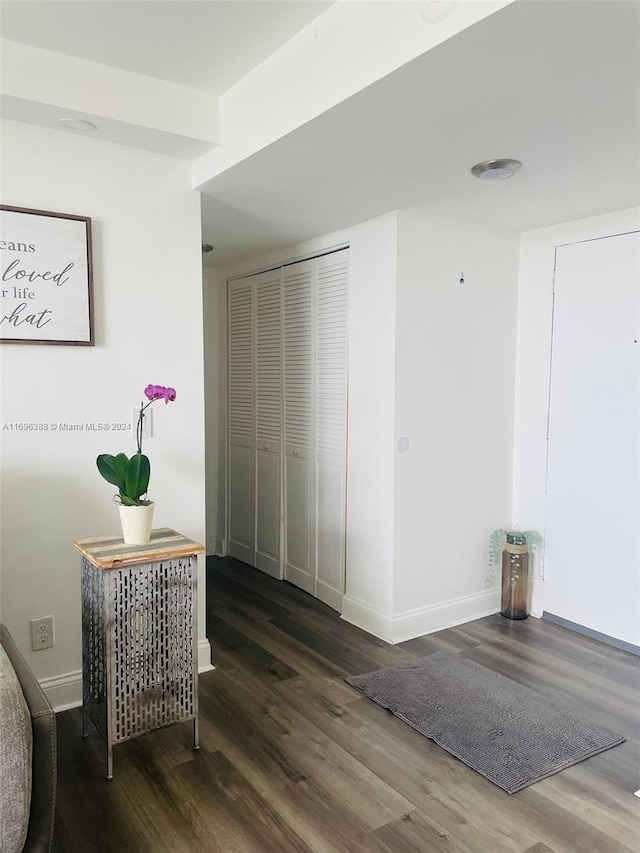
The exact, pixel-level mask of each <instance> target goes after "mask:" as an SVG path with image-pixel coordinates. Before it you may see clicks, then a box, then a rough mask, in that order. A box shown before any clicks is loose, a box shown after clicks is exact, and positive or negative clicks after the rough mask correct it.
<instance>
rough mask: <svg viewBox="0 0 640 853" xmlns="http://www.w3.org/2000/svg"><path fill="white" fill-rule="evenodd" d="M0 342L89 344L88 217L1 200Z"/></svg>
mask: <svg viewBox="0 0 640 853" xmlns="http://www.w3.org/2000/svg"><path fill="white" fill-rule="evenodd" d="M0 270H1V274H0V343H3V344H67V345H71V346H93V344H94V337H93V269H92V262H91V219H89V217H87V216H73V215H71V214H68V213H52V212H51V211H48V210H30V209H28V208H24V207H9V206H7V205H0Z"/></svg>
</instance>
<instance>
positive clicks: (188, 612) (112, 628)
mask: <svg viewBox="0 0 640 853" xmlns="http://www.w3.org/2000/svg"><path fill="white" fill-rule="evenodd" d="M73 545H74V547H75V548H76V550H78V551H79V552H80V554H81V555H82V733H83V737H86V736H87V729H86V725H87V722H86V721H87V717H88V718H89V719H90V720H91V721H92V722H93V723H94V725H95V726H96V728H97V729H98V731H99V732H100V734H101V735H102V736H103V737H104V739H105V741H106V743H107V779H112V778H113V745H114V744H116V743H121V742H122V741H125V740H129V739H130V738H133V737H136V736H137V735H140V734H143V733H144V732H149V731H152V730H153V729H157V728H161V727H163V726H170V725H173V724H174V723H179V722H182V721H184V720H193V748H194V749H198V748H199V741H198V636H197V586H196V582H197V562H198V561H197V555H198V554H201V553H203V552H204V548H203V546H202V545H199V544H198V543H197V542H193V541H192V540H191V539H187V538H186V537H185V536H182V535H181V534H180V533H176V532H175V530H171V529H170V528H168V527H163V528H161V529H159V530H153V531H152V533H151V541H150V542H149V543H148V544H147V545H125V544H124V542H123V540H122V538H121V537H119V536H113V537H109V538H97V539H77V540H76V541H75V542H74V543H73Z"/></svg>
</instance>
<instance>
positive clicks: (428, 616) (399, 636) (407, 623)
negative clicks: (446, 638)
mask: <svg viewBox="0 0 640 853" xmlns="http://www.w3.org/2000/svg"><path fill="white" fill-rule="evenodd" d="M499 610H500V589H499V588H498V587H496V588H495V589H489V590H486V591H485V592H478V593H475V594H474V595H464V596H462V597H461V598H454V599H452V600H451V601H443V602H442V603H441V604H433V605H430V606H429V607H419V608H417V609H416V610H407V611H405V612H404V613H400V614H398V616H396V617H394V620H393V632H392V637H393V639H392V640H391V642H393V643H402V642H404V641H405V640H412V639H413V638H414V637H422V636H423V635H424V634H433V633H435V632H436V631H443V630H444V629H445V628H451V627H453V626H454V625H462V624H463V623H464V622H471V621H472V620H473V619H481V618H482V617H483V616H490V615H491V614H492V613H498V612H499Z"/></svg>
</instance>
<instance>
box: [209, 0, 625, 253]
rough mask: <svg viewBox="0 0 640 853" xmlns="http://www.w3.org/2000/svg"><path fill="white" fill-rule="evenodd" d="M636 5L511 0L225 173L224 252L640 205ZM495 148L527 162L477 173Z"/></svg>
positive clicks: (216, 203)
mask: <svg viewBox="0 0 640 853" xmlns="http://www.w3.org/2000/svg"><path fill="white" fill-rule="evenodd" d="M639 11H640V5H639V4H637V3H634V2H615V0H607V2H593V0H591V1H590V2H584V3H576V2H546V3H542V2H519V3H515V4H513V5H511V6H507V7H506V8H504V9H502V10H501V11H499V12H497V13H496V14H494V15H492V16H490V17H489V18H486V19H484V20H483V21H481V22H479V23H478V24H476V25H474V26H473V27H471V28H469V29H467V30H465V31H464V32H462V33H459V34H458V35H457V36H455V37H454V38H452V39H450V40H449V41H447V42H445V43H443V44H441V45H439V46H438V47H436V48H434V49H433V50H431V51H429V52H428V53H426V54H424V55H423V56H421V57H419V58H418V59H416V60H414V61H413V62H411V63H409V64H407V65H405V66H404V67H403V68H400V69H398V70H397V71H395V72H394V73H393V74H390V75H388V76H387V77H386V78H384V79H383V80H381V81H379V82H378V83H375V84H374V85H372V86H370V87H368V88H367V89H365V90H364V91H363V92H360V93H359V94H357V95H355V96H353V97H352V98H350V99H349V100H348V101H346V102H343V103H342V104H340V105H338V106H336V107H334V108H333V109H331V110H329V111H328V112H326V113H325V114H323V115H322V116H320V117H319V118H317V119H315V120H314V121H312V122H309V123H308V124H306V125H304V126H303V127H301V128H299V129H298V130H296V131H294V132H293V133H291V134H289V135H288V136H286V137H284V138H283V139H281V140H279V141H278V142H277V143H275V144H273V145H271V146H269V147H268V148H265V149H263V150H262V151H260V152H258V153H257V154H255V155H254V156H253V157H251V158H249V159H248V160H245V161H243V162H242V163H239V164H238V165H237V166H234V167H233V168H231V169H229V170H228V171H226V172H224V173H223V174H221V175H219V176H217V177H216V178H214V179H213V180H212V181H210V182H209V184H208V186H207V187H206V188H205V192H206V195H205V196H204V197H203V209H204V211H205V221H206V223H207V224H206V227H207V232H206V237H207V240H208V242H211V243H213V244H215V245H217V246H218V247H219V251H217V252H216V253H215V254H216V255H217V261H218V262H220V261H223V260H232V259H235V258H237V257H240V256H241V255H242V254H244V253H246V251H247V245H246V244H247V243H249V244H251V249H252V250H255V251H256V252H257V251H259V250H268V249H271V248H275V247H276V246H278V245H282V243H283V241H285V242H286V241H289V242H294V241H297V240H302V239H306V238H310V237H313V236H316V235H320V234H323V233H327V232H329V231H332V230H335V229H339V228H342V227H346V226H349V225H353V224H355V223H358V222H362V221H364V220H366V219H368V218H371V217H374V216H376V215H379V214H382V213H385V212H387V211H389V210H394V209H397V208H407V207H408V208H417V209H419V210H422V211H424V212H425V213H428V214H431V215H434V216H441V217H444V218H449V219H458V220H466V221H471V222H478V223H484V224H488V225H491V224H492V225H496V226H501V227H504V228H508V229H511V230H515V231H527V230H530V229H534V228H540V227H544V226H546V225H551V224H554V223H558V222H564V221H570V220H573V219H578V218H582V217H586V216H592V215H597V214H600V213H604V212H609V211H614V210H622V209H625V208H627V207H632V206H635V205H637V204H639V203H640V132H639V119H640V86H639V82H640V76H639V74H638V72H639V70H640V64H639V39H638V33H639V29H638V26H639ZM499 157H511V158H516V159H519V160H521V161H522V163H523V168H522V169H521V170H520V171H519V172H518V173H517V174H516V176H515V177H513V178H511V179H509V180H506V181H498V182H484V181H479V180H477V179H476V178H473V177H472V176H471V175H470V173H469V169H470V167H471V166H472V165H473V164H474V163H476V162H479V161H481V160H485V159H492V158H499ZM213 254H214V253H212V255H213ZM212 260H213V258H212Z"/></svg>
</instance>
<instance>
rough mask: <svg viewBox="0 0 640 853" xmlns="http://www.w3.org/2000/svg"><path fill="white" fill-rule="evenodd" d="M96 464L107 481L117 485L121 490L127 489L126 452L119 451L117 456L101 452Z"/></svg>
mask: <svg viewBox="0 0 640 853" xmlns="http://www.w3.org/2000/svg"><path fill="white" fill-rule="evenodd" d="M96 465H97V466H98V471H99V472H100V474H101V475H102V476H103V477H104V479H105V480H106V481H107V483H111V485H112V486H117V488H118V489H120V491H123V490H124V489H125V476H126V465H127V457H126V456H125V455H124V453H119V454H118V455H117V456H111V455H110V454H108V453H101V454H100V456H98V458H97V459H96Z"/></svg>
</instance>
